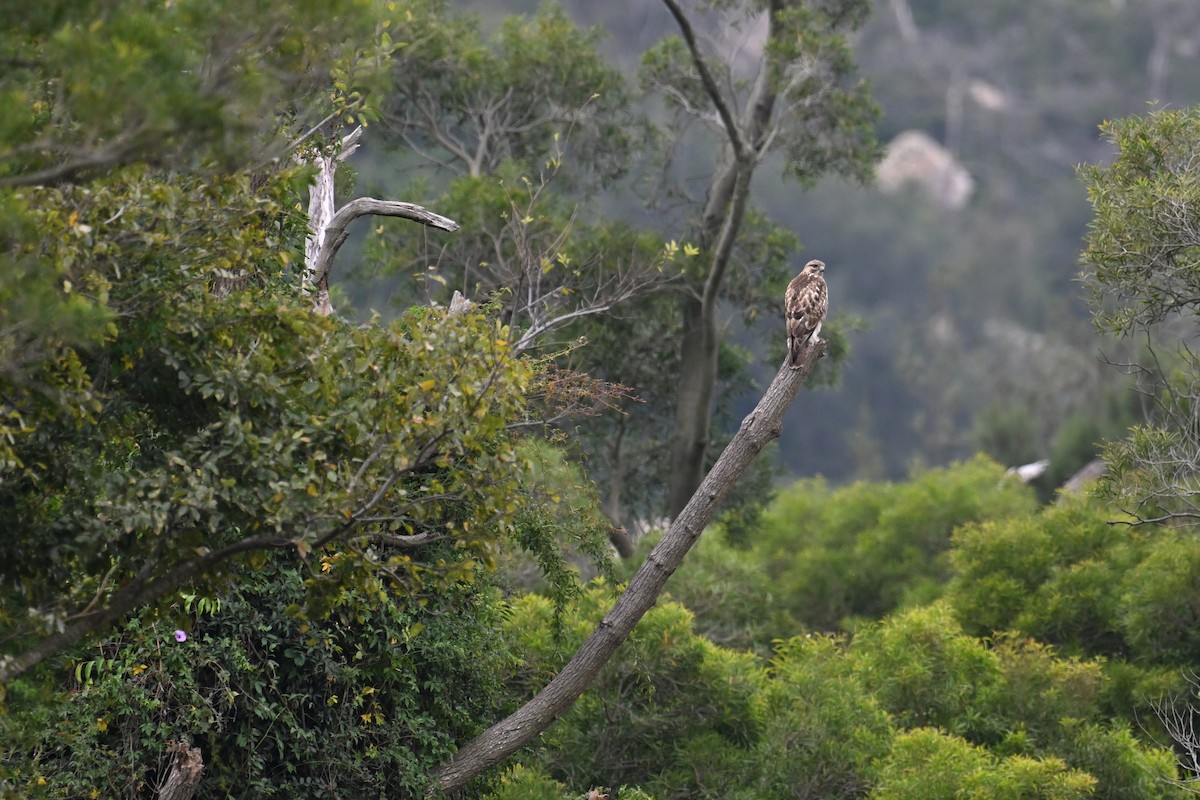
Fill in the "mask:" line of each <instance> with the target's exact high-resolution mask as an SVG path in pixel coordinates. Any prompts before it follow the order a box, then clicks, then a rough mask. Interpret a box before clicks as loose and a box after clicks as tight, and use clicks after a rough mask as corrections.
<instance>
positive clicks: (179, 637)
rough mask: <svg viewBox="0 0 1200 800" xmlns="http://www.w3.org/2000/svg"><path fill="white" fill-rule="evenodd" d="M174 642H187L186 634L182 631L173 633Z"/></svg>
mask: <svg viewBox="0 0 1200 800" xmlns="http://www.w3.org/2000/svg"><path fill="white" fill-rule="evenodd" d="M175 641H177V642H186V641H187V633H185V632H184V631H175Z"/></svg>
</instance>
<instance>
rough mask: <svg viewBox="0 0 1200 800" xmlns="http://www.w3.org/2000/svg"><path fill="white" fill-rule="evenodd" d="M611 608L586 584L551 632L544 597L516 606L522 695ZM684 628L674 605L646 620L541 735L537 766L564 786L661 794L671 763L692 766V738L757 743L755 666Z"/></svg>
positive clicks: (759, 674) (686, 620)
mask: <svg viewBox="0 0 1200 800" xmlns="http://www.w3.org/2000/svg"><path fill="white" fill-rule="evenodd" d="M610 603H611V593H610V592H609V591H608V590H606V589H604V588H601V587H596V588H592V589H590V590H589V591H588V592H586V593H585V594H584V595H583V596H582V597H580V598H579V599H578V601H577V602H576V603H574V604H572V606H571V607H570V608H569V610H568V613H567V614H566V615H565V616H564V620H563V623H562V625H561V626H556V625H555V624H554V610H553V606H552V604H551V603H550V602H549V601H548V600H546V599H545V598H541V597H538V596H536V595H529V596H526V597H522V598H519V599H517V600H515V601H514V602H513V608H512V613H511V614H510V615H509V616H508V618H507V620H508V622H507V628H508V633H509V635H510V636H511V637H513V638H514V640H515V641H516V643H517V649H518V651H519V652H521V653H522V654H523V657H524V663H523V665H522V667H521V670H520V673H519V674H520V676H521V678H522V688H523V689H524V690H525V691H526V692H528V691H532V690H535V689H537V688H539V687H540V686H541V685H542V684H543V683H544V682H545V681H546V680H548V679H549V678H550V677H551V676H552V675H553V674H555V673H556V672H557V671H558V670H559V669H560V668H561V666H562V664H564V663H565V662H566V659H567V658H568V657H569V656H570V655H571V654H572V653H573V652H574V651H575V650H576V649H577V647H578V646H579V644H580V643H581V642H582V641H583V639H584V637H585V636H586V635H587V634H589V633H591V631H592V629H593V628H594V626H595V624H596V623H597V622H598V621H599V620H600V618H601V616H602V615H603V614H604V613H605V612H606V611H607V610H608V607H609V605H610ZM691 622H692V617H691V614H689V613H688V612H687V611H686V610H685V609H684V608H683V607H682V606H680V605H678V604H676V603H664V604H660V605H658V606H656V607H655V608H653V609H651V610H650V611H649V612H648V613H647V614H646V616H645V617H644V618H643V619H642V621H641V622H640V623H639V624H638V626H637V628H636V629H635V630H634V632H633V634H632V635H631V636H630V638H629V640H628V641H627V642H626V643H625V645H624V646H623V648H622V650H621V652H620V654H619V656H617V657H615V658H614V659H612V660H611V661H610V662H609V663H608V664H607V665H606V666H605V667H604V669H603V670H602V671H601V673H600V675H599V676H598V677H597V679H596V680H595V682H594V683H593V684H592V686H591V687H590V688H589V689H588V690H587V691H586V692H585V693H584V694H583V696H582V697H581V698H580V699H579V700H577V701H576V702H575V704H574V705H573V706H571V708H570V709H569V710H568V711H567V712H565V713H564V714H563V716H562V717H561V718H560V719H559V721H558V722H556V723H555V724H554V725H553V726H552V727H551V728H550V729H549V730H548V732H547V734H546V736H545V739H544V741H543V745H544V748H545V749H544V751H543V753H542V754H541V760H540V763H541V764H543V765H544V767H545V768H546V769H547V770H548V772H549V773H550V774H551V775H553V776H554V777H555V778H556V779H557V780H560V781H562V782H564V783H565V784H567V785H568V786H617V785H622V784H627V785H641V786H643V787H645V788H646V789H647V790H648V791H651V792H653V793H654V794H656V795H658V794H659V793H658V790H657V789H656V788H655V786H656V784H655V783H654V782H653V781H652V779H654V778H656V777H657V776H659V775H661V774H662V773H664V772H669V771H671V770H672V769H673V768H674V767H675V765H680V766H682V765H684V764H687V765H689V769H690V765H691V763H692V762H691V760H690V759H689V758H687V757H685V755H684V754H685V753H687V752H688V751H689V748H691V747H694V746H696V745H695V743H694V740H696V739H697V738H698V737H701V738H705V741H709V742H710V744H711V742H712V740H711V739H708V738H706V737H716V740H719V741H720V742H722V743H723V746H724V747H736V746H739V745H745V744H746V743H748V742H750V741H752V740H753V739H754V738H755V737H756V735H757V729H758V724H759V716H760V715H759V712H758V711H757V706H756V705H755V703H754V697H755V695H756V693H757V691H758V690H759V688H760V687H761V685H762V681H763V679H764V676H763V671H762V669H761V667H759V666H758V665H757V664H756V661H755V659H754V658H753V657H751V656H749V655H745V654H740V653H736V652H733V651H729V650H723V649H721V648H718V647H717V646H715V645H713V644H712V643H710V642H708V641H707V640H706V639H704V638H702V637H700V636H697V635H696V634H695V633H694V632H693V631H692V629H691ZM556 631H557V632H556ZM716 749H720V748H716ZM662 796H667V795H662Z"/></svg>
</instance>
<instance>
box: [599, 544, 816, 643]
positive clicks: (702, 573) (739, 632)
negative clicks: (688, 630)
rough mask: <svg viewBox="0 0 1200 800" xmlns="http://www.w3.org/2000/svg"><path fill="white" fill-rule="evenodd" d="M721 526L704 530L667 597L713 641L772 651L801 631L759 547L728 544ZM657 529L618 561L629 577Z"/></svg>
mask: <svg viewBox="0 0 1200 800" xmlns="http://www.w3.org/2000/svg"><path fill="white" fill-rule="evenodd" d="M722 533H723V529H722V528H715V529H710V530H708V531H705V533H704V535H702V536H701V537H700V540H699V541H698V542H697V543H696V545H695V546H694V547H693V548H692V550H691V552H690V553H688V556H687V558H686V559H684V562H683V564H682V565H680V567H679V569H678V570H676V572H675V574H674V575H673V576H672V577H671V580H670V581H668V583H667V590H666V594H665V596H666V597H669V598H670V599H672V600H675V601H676V602H679V603H682V604H683V605H684V606H686V607H687V609H688V611H690V612H692V614H693V615H694V620H693V626H694V629H695V631H696V633H698V634H700V635H701V636H703V637H705V638H706V639H708V640H709V641H711V642H713V643H714V644H717V645H720V646H722V647H729V648H733V649H736V650H748V651H751V652H754V653H756V654H758V655H760V656H763V657H768V656H770V654H771V652H772V650H773V648H774V642H775V640H777V639H784V638H787V637H789V636H794V635H796V634H797V633H799V632H801V631H803V629H804V626H803V625H801V624H800V623H799V622H798V621H797V620H796V618H795V617H794V616H793V615H792V614H791V612H790V611H789V609H788V607H787V606H786V605H785V600H786V598H784V597H783V595H782V593H781V592H780V591H779V590H778V588H777V587H776V586H775V585H774V583H773V582H770V581H764V580H763V572H762V564H761V562H760V561H759V560H758V557H757V551H754V550H750V551H747V550H742V549H740V548H738V547H734V546H731V545H730V544H728V543H727V542H726V540H725V537H724V536H722ZM661 538H662V537H661V535H648V536H645V537H643V538H642V539H641V540H640V541H639V542H638V548H637V552H636V554H635V556H634V558H631V559H625V560H624V561H622V562H621V564H620V565H619V572H618V575H619V576H620V577H621V578H623V579H626V580H628V578H630V577H632V575H633V573H634V571H635V570H636V569H637V568H638V567H640V566H641V564H642V562H643V561H644V560H645V557H646V555H647V554H648V553H649V552H650V550H651V548H653V547H654V545H656V544H657V543H658V542H659V540H660V539H661Z"/></svg>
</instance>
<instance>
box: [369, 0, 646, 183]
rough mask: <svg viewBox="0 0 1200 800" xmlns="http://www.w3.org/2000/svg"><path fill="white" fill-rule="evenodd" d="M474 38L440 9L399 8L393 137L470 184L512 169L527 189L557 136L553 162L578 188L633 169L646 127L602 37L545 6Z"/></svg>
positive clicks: (425, 5)
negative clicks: (522, 175)
mask: <svg viewBox="0 0 1200 800" xmlns="http://www.w3.org/2000/svg"><path fill="white" fill-rule="evenodd" d="M480 27H481V26H480V23H479V20H478V19H476V18H474V17H472V16H468V15H463V14H453V13H448V8H447V3H446V2H445V0H417V1H416V2H408V3H405V4H403V6H402V7H401V9H400V10H399V11H398V12H397V13H396V14H395V16H394V20H393V25H392V28H391V31H392V35H393V36H394V37H395V38H396V39H398V40H401V41H404V42H405V43H406V46H405V47H403V48H402V49H401V50H399V51H398V52H397V53H396V57H395V58H394V59H393V62H392V75H393V89H392V92H391V99H390V100H389V102H388V103H387V104H386V106H385V109H384V119H385V123H386V125H387V127H388V128H389V129H390V130H391V131H393V132H394V133H396V134H398V135H399V136H400V137H403V139H404V140H405V141H406V142H407V143H408V144H409V146H410V147H411V146H415V149H416V150H417V151H418V152H419V153H420V154H421V155H422V156H423V157H425V158H428V159H430V160H432V161H435V162H436V163H439V164H441V165H447V164H452V165H454V166H455V168H456V170H458V171H459V174H466V175H469V176H471V177H476V178H478V177H485V176H491V175H494V174H496V173H497V172H498V171H500V167H501V165H502V164H504V163H505V162H506V161H511V162H514V163H515V164H517V165H519V166H518V169H520V170H526V171H528V172H527V173H526V174H528V175H529V177H530V178H531V179H532V178H533V177H534V176H535V175H537V174H538V172H539V171H540V168H543V167H545V166H548V165H547V164H546V163H545V161H546V159H547V158H548V157H552V156H553V155H554V143H555V142H559V141H560V137H561V144H562V146H563V147H564V148H567V149H566V151H565V152H560V153H558V157H559V159H560V162H561V163H565V164H566V165H567V169H568V171H572V172H575V175H576V177H577V178H578V179H579V180H580V181H581V182H582V183H584V184H587V183H591V182H593V181H598V182H600V183H607V182H609V181H611V180H612V179H614V178H616V177H617V176H619V175H621V174H623V173H624V172H625V171H626V170H627V169H628V168H629V162H630V159H629V156H630V153H632V152H635V151H636V149H637V147H638V146H640V145H641V144H642V142H641V139H642V136H643V134H644V133H645V132H646V128H645V127H644V126H643V125H641V124H640V123H639V122H638V121H637V120H636V118H635V117H634V115H633V114H632V113H631V110H630V108H629V105H630V98H629V90H628V87H627V86H626V83H625V80H624V78H623V77H622V76H621V74H620V73H619V72H618V71H617V70H616V69H614V68H613V67H611V66H610V65H609V64H608V63H606V61H605V59H604V58H603V57H602V56H601V55H600V53H599V48H598V44H599V39H600V32H599V31H598V30H583V29H580V28H579V27H577V26H576V25H575V24H574V23H572V22H571V20H570V19H569V18H568V17H567V14H566V13H565V12H564V11H563V9H562V8H561V7H559V6H558V5H557V4H550V3H546V4H543V5H542V6H541V7H540V8H539V9H538V10H537V12H536V13H534V14H531V15H529V16H520V15H512V16H507V17H505V18H504V19H503V21H502V22H501V24H500V26H499V28H498V29H497V30H495V31H494V32H493V33H490V34H487V35H485V34H484V33H483V32H481V30H480ZM554 166H558V165H557V164H555V165H554Z"/></svg>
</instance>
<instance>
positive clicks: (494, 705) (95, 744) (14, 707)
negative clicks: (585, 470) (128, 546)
mask: <svg viewBox="0 0 1200 800" xmlns="http://www.w3.org/2000/svg"><path fill="white" fill-rule="evenodd" d="M304 581H305V575H304V574H303V573H301V572H299V571H297V570H296V569H295V568H293V567H290V566H269V567H267V568H264V569H262V570H259V571H257V572H253V573H251V572H247V573H245V574H243V575H242V576H241V577H240V579H239V581H238V583H237V584H236V586H235V588H234V589H233V590H232V591H231V592H230V593H229V594H228V595H227V596H226V597H225V598H224V599H223V600H221V601H215V600H212V599H199V600H197V599H195V598H192V599H189V600H187V601H181V603H180V604H179V607H178V610H179V611H181V612H183V611H190V612H191V621H190V623H181V622H180V621H179V620H167V619H155V618H154V617H153V616H149V615H147V616H144V617H141V618H138V619H135V620H133V621H132V622H130V623H129V624H128V625H127V626H125V628H124V629H123V630H122V631H121V632H120V634H119V635H118V636H115V637H112V638H110V639H109V640H107V641H106V642H104V643H103V644H102V645H101V646H100V647H99V648H98V649H97V650H94V651H91V652H90V653H87V654H82V653H81V654H79V656H78V661H77V666H76V667H75V668H74V670H73V675H72V678H73V682H72V683H73V685H72V688H71V690H70V691H69V692H68V693H66V694H65V695H63V696H60V697H58V698H54V697H52V696H51V695H50V693H49V691H48V690H45V689H41V688H40V687H39V686H38V685H37V684H35V683H34V681H33V679H31V678H30V679H24V680H22V681H19V682H17V683H16V684H14V686H13V691H12V692H11V694H10V698H9V700H10V703H9V704H10V710H11V714H12V716H11V718H10V719H9V720H8V721H7V724H8V726H9V729H8V731H7V733H14V732H15V731H24V732H25V734H24V735H26V736H28V737H30V738H29V740H27V741H21V742H20V744H16V743H15V742H14V743H13V744H12V745H11V746H10V747H9V748H8V749H6V751H5V753H4V762H5V764H4V766H5V768H6V770H7V771H8V773H9V776H10V778H11V779H12V781H13V784H14V786H15V787H18V788H19V789H20V790H21V791H22V792H23V793H25V795H26V796H29V797H67V796H70V797H135V796H146V795H147V794H148V793H149V792H151V791H152V788H153V787H154V786H155V785H156V782H157V781H160V780H162V778H163V775H164V764H165V761H166V759H165V752H166V747H167V744H168V742H169V741H171V740H183V741H189V742H191V743H192V744H194V745H196V746H198V747H200V749H201V751H202V753H203V758H204V761H205V764H206V767H205V772H204V779H203V780H202V781H201V783H200V788H199V792H198V793H197V795H196V797H197V798H227V797H237V798H241V797H251V796H253V797H281V798H282V797H287V798H290V797H317V796H325V797H336V796H342V797H351V796H352V797H362V798H367V797H380V798H383V797H388V798H393V797H398V796H401V797H402V796H417V795H420V794H421V793H422V792H423V791H424V788H425V786H426V783H427V780H428V776H429V773H430V770H431V769H432V768H433V767H435V766H437V765H438V764H440V763H441V762H442V761H444V760H445V759H446V758H447V757H448V756H449V755H450V754H451V753H452V752H453V751H454V749H455V748H456V746H457V745H458V744H459V743H461V742H462V741H464V740H465V739H467V738H469V737H470V736H471V735H473V734H474V733H476V732H477V731H478V730H479V729H480V728H481V727H482V726H483V725H484V724H486V722H487V721H488V720H490V719H492V718H494V717H495V715H496V714H497V712H498V710H499V708H498V706H499V704H500V703H501V702H502V696H503V695H502V690H503V677H504V675H505V674H506V673H507V672H508V671H509V668H510V667H509V661H508V657H507V656H506V655H505V653H504V652H503V650H502V649H501V648H500V647H499V642H498V640H497V638H496V637H495V635H494V631H495V628H496V626H497V625H498V624H499V615H500V605H499V603H498V598H497V597H496V596H494V594H492V593H490V592H488V591H485V590H480V589H476V588H473V587H471V586H468V585H460V586H459V587H458V588H456V589H454V590H452V591H450V592H448V593H447V594H446V595H445V598H444V602H443V603H442V604H440V606H439V607H437V608H434V607H433V605H432V604H431V605H430V607H422V606H420V605H418V604H417V603H412V604H410V605H405V604H404V603H402V602H401V601H398V600H397V599H395V598H393V597H392V596H390V595H387V594H383V593H380V594H378V595H376V596H370V597H368V596H364V595H362V594H358V593H354V592H350V591H346V592H343V593H341V594H340V595H339V596H338V598H337V604H336V606H335V607H334V608H333V610H332V612H331V614H330V615H329V617H328V618H325V619H317V618H315V617H314V618H305V616H304V615H303V614H302V613H300V612H301V605H302V604H303V603H304V602H305V587H304ZM177 625H178V626H181V628H180V629H181V630H183V631H184V633H183V634H180V635H179V636H178V637H177V635H176V632H175V628H176V626H177ZM184 635H186V640H184V641H178V640H177V639H178V638H182V636H184ZM34 701H39V702H34ZM14 735H15V734H14ZM6 738H9V737H6ZM10 741H14V740H13V739H12V738H10Z"/></svg>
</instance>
